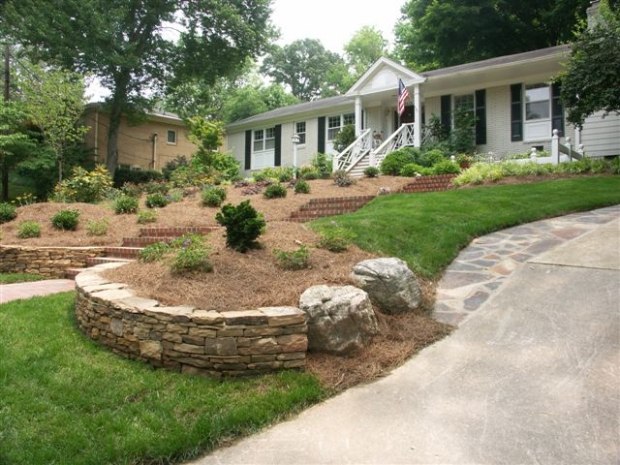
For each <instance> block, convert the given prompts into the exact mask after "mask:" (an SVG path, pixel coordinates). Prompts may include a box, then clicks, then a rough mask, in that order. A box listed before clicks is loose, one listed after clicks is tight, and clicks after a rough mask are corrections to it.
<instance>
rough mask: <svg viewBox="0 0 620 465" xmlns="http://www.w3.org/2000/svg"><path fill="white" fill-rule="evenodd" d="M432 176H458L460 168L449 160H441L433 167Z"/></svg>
mask: <svg viewBox="0 0 620 465" xmlns="http://www.w3.org/2000/svg"><path fill="white" fill-rule="evenodd" d="M432 170H433V174H459V173H460V172H461V168H460V167H459V165H458V164H457V163H454V162H453V161H450V160H442V161H440V162H438V163H436V164H434V165H433V168H432Z"/></svg>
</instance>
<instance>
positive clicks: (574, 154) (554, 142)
mask: <svg viewBox="0 0 620 465" xmlns="http://www.w3.org/2000/svg"><path fill="white" fill-rule="evenodd" d="M561 153H563V154H564V155H568V157H569V159H571V160H572V159H573V158H574V159H576V160H581V159H582V158H583V157H584V154H583V144H581V145H579V149H578V150H575V149H573V147H572V145H571V143H570V138H568V137H567V138H566V144H562V142H560V135H559V132H558V130H557V129H554V130H553V137H552V138H551V163H553V164H554V165H557V164H558V163H560V154H561Z"/></svg>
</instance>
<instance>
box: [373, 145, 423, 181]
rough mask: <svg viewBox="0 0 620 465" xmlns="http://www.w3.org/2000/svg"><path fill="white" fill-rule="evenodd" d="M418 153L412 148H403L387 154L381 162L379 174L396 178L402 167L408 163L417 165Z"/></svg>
mask: <svg viewBox="0 0 620 465" xmlns="http://www.w3.org/2000/svg"><path fill="white" fill-rule="evenodd" d="M419 159H420V151H419V150H418V149H416V148H414V147H403V148H402V149H399V150H395V151H394V152H391V153H389V154H388V155H387V156H386V157H385V158H384V159H383V161H382V162H381V168H380V169H381V172H382V173H383V174H388V175H391V176H398V175H399V174H400V170H402V169H403V166H405V165H407V164H409V163H418V161H419Z"/></svg>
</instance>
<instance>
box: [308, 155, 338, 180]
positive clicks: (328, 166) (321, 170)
mask: <svg viewBox="0 0 620 465" xmlns="http://www.w3.org/2000/svg"><path fill="white" fill-rule="evenodd" d="M311 165H312V166H313V167H314V168H315V169H316V171H317V172H318V174H319V178H321V179H329V177H330V176H331V175H332V171H333V160H332V159H331V158H330V157H329V156H328V155H326V154H324V153H317V154H316V155H315V156H314V157H313V158H312V162H311ZM306 179H308V178H306Z"/></svg>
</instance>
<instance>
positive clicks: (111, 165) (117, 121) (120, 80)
mask: <svg viewBox="0 0 620 465" xmlns="http://www.w3.org/2000/svg"><path fill="white" fill-rule="evenodd" d="M129 81H130V73H129V71H128V70H127V71H126V72H124V73H121V74H120V75H119V76H117V77H116V78H115V79H114V94H113V96H112V101H111V102H110V123H109V127H108V150H107V153H106V167H107V168H108V171H109V172H110V175H111V176H114V171H116V167H117V166H118V134H119V131H120V126H121V116H122V115H123V110H124V108H125V106H126V105H127V84H128V83H129Z"/></svg>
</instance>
